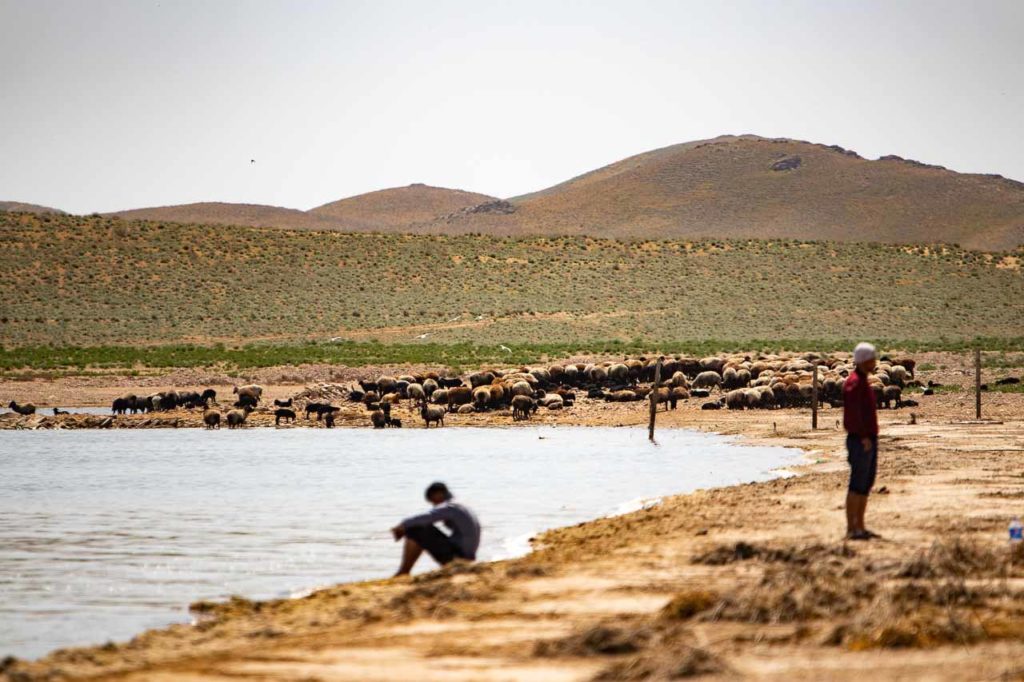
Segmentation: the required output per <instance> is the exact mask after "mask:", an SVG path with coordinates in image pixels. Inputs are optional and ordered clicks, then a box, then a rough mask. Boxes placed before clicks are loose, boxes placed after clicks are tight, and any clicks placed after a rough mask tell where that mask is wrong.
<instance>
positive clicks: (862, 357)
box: [853, 341, 878, 365]
mask: <svg viewBox="0 0 1024 682" xmlns="http://www.w3.org/2000/svg"><path fill="white" fill-rule="evenodd" d="M877 355H878V351H876V350H875V347H874V346H872V345H871V344H870V343H868V342H867V341H862V342H861V343H858V344H857V347H856V348H854V349H853V364H855V365H859V364H860V363H862V362H867V361H868V360H874V359H875V357H876V356H877Z"/></svg>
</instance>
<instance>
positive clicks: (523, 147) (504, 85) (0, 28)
mask: <svg viewBox="0 0 1024 682" xmlns="http://www.w3.org/2000/svg"><path fill="white" fill-rule="evenodd" d="M1022 132H1024V0H1007V1H1005V2H995V1H988V2H985V1H981V2H979V1H970V2H967V1H964V0H960V1H957V2H945V1H942V2H925V1H916V2H910V1H907V2H895V1H879V2H840V1H829V0H814V1H807V2H802V1H791V2H769V1H767V0H764V1H761V2H718V1H714V0H706V1H703V2H642V1H637V0H629V1H626V0H623V1H621V2H598V1H592V2H557V1H554V0H549V1H547V2H485V1H484V0H466V1H464V2H456V1H451V2H446V1H443V0H431V1H430V2H427V1H423V2H412V1H409V2H383V1H373V2H343V1H327V0H322V1H308V2H299V1H295V2H271V1H256V0H253V1H252V2H228V1H222V2H218V1H216V0H199V1H195V2H183V1H176V0H120V1H107V0H102V1H101V0H68V1H56V0H0V199H8V200H19V201H28V202H33V203H40V204H46V205H50V206H55V207H58V208H63V209H65V210H69V211H72V212H76V213H85V212H91V211H110V210H116V209H124V208H133V207H141V206H155V205H165V204H177V203H186V202H192V201H204V200H221V201H237V202H251V203H269V204H276V205H282V206H290V207H295V208H302V209H306V208H311V207H313V206H315V205H318V204H321V203H324V202H327V201H331V200H334V199H338V198H341V197H344V196H349V195H353V194H358V193H361V192H365V191H370V190H374V189H380V188H383V187H393V186H399V185H405V184H409V183H412V182H425V183H428V184H432V185H440V186H445V187H458V188H462V189H467V190H473V191H477V192H484V193H487V194H495V195H498V196H503V197H507V196H513V195H517V194H522V193H525V192H529V191H533V190H537V189H540V188H543V187H546V186H548V185H551V184H554V183H556V182H559V181H562V180H565V179H567V178H569V177H571V176H573V175H577V174H579V173H581V172H584V171H587V170H591V169H593V168H595V167H598V166H601V165H604V164H606V163H610V162H612V161H615V160H618V159H620V158H623V157H626V156H629V155H632V154H636V153H639V152H643V151H647V150H649V149H653V148H657V147H662V146H665V145H669V144H674V143H677V142H684V141H688V140H693V139H700V138H706V137H713V136H715V135H719V134H724V133H756V134H760V135H765V136H786V137H795V138H799V139H806V140H811V141H814V142H823V143H827V144H839V145H842V146H844V147H848V148H851V149H854V150H856V151H857V152H859V153H861V154H862V155H864V156H867V157H870V158H875V157H877V156H879V155H882V154H899V155H901V156H905V157H908V158H914V159H918V160H922V161H927V162H930V163H937V164H941V165H945V166H948V167H950V168H953V169H955V170H960V171H969V172H988V173H1001V174H1003V175H1006V176H1008V177H1012V178H1015V179H1018V180H1024V142H1022V136H1021V135H1022ZM250 159H256V163H255V164H251V163H250V161H249V160H250Z"/></svg>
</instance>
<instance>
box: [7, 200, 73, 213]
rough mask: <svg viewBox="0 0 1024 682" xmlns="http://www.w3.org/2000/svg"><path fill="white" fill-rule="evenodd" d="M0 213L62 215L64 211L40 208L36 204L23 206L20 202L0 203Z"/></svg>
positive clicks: (45, 207)
mask: <svg viewBox="0 0 1024 682" xmlns="http://www.w3.org/2000/svg"><path fill="white" fill-rule="evenodd" d="M0 211H10V212H11V213H59V214H62V215H63V214H64V211H61V210H60V209H56V208H50V207H49V206H40V205H38V204H25V203H22V202H20V201H0Z"/></svg>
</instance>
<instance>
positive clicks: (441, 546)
mask: <svg viewBox="0 0 1024 682" xmlns="http://www.w3.org/2000/svg"><path fill="white" fill-rule="evenodd" d="M425 496H426V498H427V501H428V502H430V503H431V504H432V505H434V508H433V509H431V510H430V511H428V512H427V513H425V514H419V515H417V516H410V517H409V518H407V519H405V520H404V521H402V522H401V523H399V524H398V525H397V526H395V527H394V528H392V529H391V534H392V535H393V536H394V537H395V541H396V542H397V541H398V540H401V539H402V538H405V546H404V547H403V548H402V565H401V566H399V568H398V572H397V573H395V575H396V576H400V575H409V572H410V571H412V567H413V566H414V565H415V564H416V560H417V559H419V558H420V554H422V553H423V550H427V553H428V554H430V556H432V557H433V558H434V561H436V562H437V563H439V564H441V565H442V566H444V565H445V564H447V563H449V562H451V561H452V560H454V559H466V560H468V561H476V550H477V548H478V547H479V546H480V522H479V521H477V519H476V514H474V513H473V512H472V511H471V510H470V509H469V507H466V506H465V505H461V504H459V503H458V502H453V501H452V493H451V491H449V490H448V486H446V485H445V484H444V483H440V482H438V483H431V484H430V486H429V487H428V488H427V492H426V493H425ZM438 522H441V523H443V524H444V525H445V527H446V528H448V530H449V531H450V534H449V535H446V534H444V533H442V532H441V531H440V530H439V529H438V528H437V526H435V525H434V524H435V523H438Z"/></svg>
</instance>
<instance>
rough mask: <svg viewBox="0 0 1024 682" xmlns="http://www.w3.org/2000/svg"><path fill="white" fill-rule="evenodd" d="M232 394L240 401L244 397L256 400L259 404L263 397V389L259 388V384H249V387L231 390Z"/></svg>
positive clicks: (237, 387) (236, 387)
mask: <svg viewBox="0 0 1024 682" xmlns="http://www.w3.org/2000/svg"><path fill="white" fill-rule="evenodd" d="M231 392H232V393H234V394H235V395H237V396H238V397H239V399H241V398H242V397H249V398H252V399H253V400H255V401H256V402H257V403H259V401H260V398H262V397H263V387H262V386H258V385H257V384H249V385H247V386H235V387H234V388H233V389H231Z"/></svg>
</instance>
